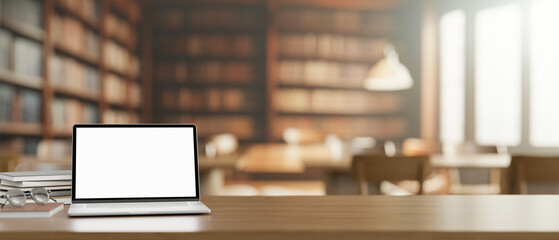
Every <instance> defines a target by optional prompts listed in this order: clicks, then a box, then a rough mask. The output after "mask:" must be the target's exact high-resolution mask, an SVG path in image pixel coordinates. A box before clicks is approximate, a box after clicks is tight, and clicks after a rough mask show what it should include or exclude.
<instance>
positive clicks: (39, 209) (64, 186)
mask: <svg viewBox="0 0 559 240" xmlns="http://www.w3.org/2000/svg"><path fill="white" fill-rule="evenodd" d="M33 188H44V189H45V190H47V191H49V195H50V197H51V198H52V199H54V200H55V201H56V203H54V202H53V201H52V199H49V200H48V201H49V202H47V204H44V205H39V204H37V203H35V202H34V201H33V200H31V199H28V200H27V203H26V204H25V205H24V206H22V207H16V206H11V205H10V204H6V205H5V206H4V208H2V211H0V218H5V217H50V216H52V215H54V214H55V213H57V212H59V211H60V210H62V208H63V204H64V203H67V204H69V203H70V202H71V195H72V173H71V171H70V170H62V171H34V172H2V173H0V195H4V194H5V193H6V192H7V191H9V190H12V189H19V190H21V191H23V192H24V193H26V194H28V193H29V192H31V189H33Z"/></svg>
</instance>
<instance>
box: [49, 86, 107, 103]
mask: <svg viewBox="0 0 559 240" xmlns="http://www.w3.org/2000/svg"><path fill="white" fill-rule="evenodd" d="M54 92H55V93H56V94H58V95H62V96H66V97H72V98H78V99H80V100H85V101H89V102H98V101H99V98H100V94H99V93H93V92H87V91H83V90H75V89H70V88H64V87H54Z"/></svg>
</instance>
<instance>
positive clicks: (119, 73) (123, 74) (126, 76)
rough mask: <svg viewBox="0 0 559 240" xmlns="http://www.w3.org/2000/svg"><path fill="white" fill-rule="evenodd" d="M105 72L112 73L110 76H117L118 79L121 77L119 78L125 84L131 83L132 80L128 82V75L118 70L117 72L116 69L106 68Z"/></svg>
mask: <svg viewBox="0 0 559 240" xmlns="http://www.w3.org/2000/svg"><path fill="white" fill-rule="evenodd" d="M107 71H108V72H109V73H112V74H114V75H117V76H119V77H121V78H124V79H125V80H126V81H127V82H128V81H133V80H130V79H131V77H130V74H128V73H125V72H122V71H120V70H118V69H115V68H114V67H111V66H107Z"/></svg>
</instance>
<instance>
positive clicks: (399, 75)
mask: <svg viewBox="0 0 559 240" xmlns="http://www.w3.org/2000/svg"><path fill="white" fill-rule="evenodd" d="M384 54H385V58H384V59H382V60H380V61H378V62H377V63H376V64H375V65H374V66H373V67H372V68H371V70H370V71H369V74H368V75H367V78H366V79H365V88H366V89H368V90H373V91H397V90H404V89H408V88H411V87H412V85H413V80H412V78H411V75H410V72H409V71H408V69H407V68H406V67H405V66H404V65H403V64H402V63H400V61H399V58H398V54H397V53H396V51H395V50H394V47H393V46H392V45H388V46H386V48H385V50H384Z"/></svg>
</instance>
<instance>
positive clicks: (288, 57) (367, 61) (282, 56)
mask: <svg viewBox="0 0 559 240" xmlns="http://www.w3.org/2000/svg"><path fill="white" fill-rule="evenodd" d="M279 55H280V56H279V57H278V58H279V60H280V61H282V60H296V61H325V62H339V63H362V64H368V65H370V66H373V64H374V63H375V62H377V61H378V60H380V59H379V58H351V57H320V56H312V57H311V56H301V55H288V54H285V53H280V54H279Z"/></svg>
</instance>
